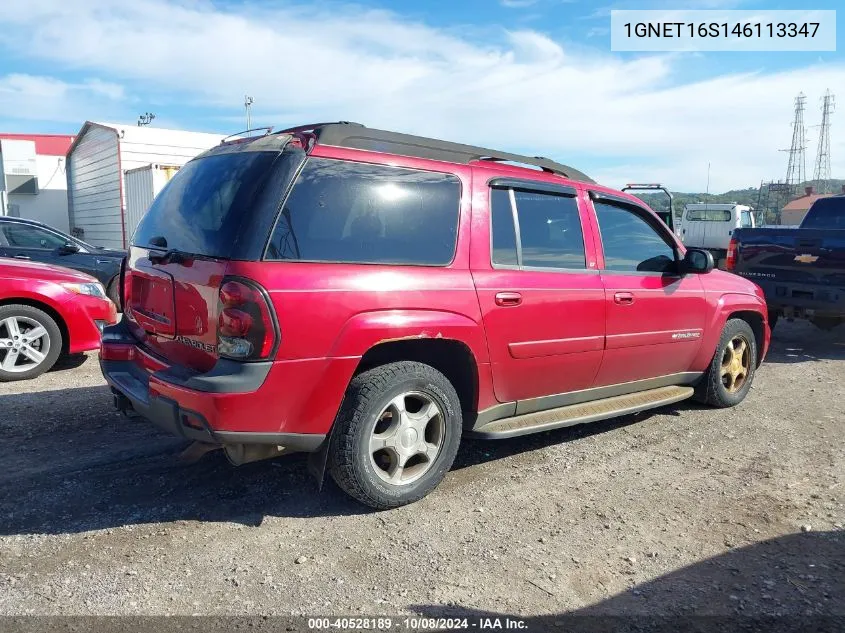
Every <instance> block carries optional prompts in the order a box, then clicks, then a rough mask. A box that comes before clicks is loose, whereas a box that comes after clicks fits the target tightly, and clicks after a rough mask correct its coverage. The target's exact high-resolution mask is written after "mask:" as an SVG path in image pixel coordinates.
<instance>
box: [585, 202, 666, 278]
mask: <svg viewBox="0 0 845 633" xmlns="http://www.w3.org/2000/svg"><path fill="white" fill-rule="evenodd" d="M594 206H595V209H596V216H597V217H598V221H599V230H600V231H601V241H602V247H603V248H604V262H605V264H604V267H605V269H606V270H614V271H622V272H658V273H664V272H671V271H672V270H674V268H675V251H674V249H673V247H672V246H670V245H669V244H668V243H667V242H666V240H665V239H664V238H663V236H662V235H661V234H660V233H658V232H657V230H656V229H655V228H654V227H653V226H652V225H651V224H649V222H647V221H646V219H645V218H644V217H643V216H641V215H640V214H639V213H637V212H635V211H634V210H632V209H629V208H626V207H622V206H618V205H614V204H607V203H603V202H596V203H595V204H594Z"/></svg>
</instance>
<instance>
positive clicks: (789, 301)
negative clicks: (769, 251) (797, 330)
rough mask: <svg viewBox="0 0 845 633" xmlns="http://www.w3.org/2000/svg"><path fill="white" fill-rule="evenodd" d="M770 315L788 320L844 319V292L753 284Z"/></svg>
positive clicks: (761, 282)
mask: <svg viewBox="0 0 845 633" xmlns="http://www.w3.org/2000/svg"><path fill="white" fill-rule="evenodd" d="M754 281H755V283H757V284H758V285H759V286H760V287H761V288H762V289H763V292H764V294H765V295H766V304H767V305H768V307H769V310H770V311H773V312H776V313H778V314H782V315H784V316H788V317H798V318H812V317H816V316H819V317H845V288H837V287H834V286H816V285H811V284H802V283H782V282H774V281H768V280H758V279H755V280H754Z"/></svg>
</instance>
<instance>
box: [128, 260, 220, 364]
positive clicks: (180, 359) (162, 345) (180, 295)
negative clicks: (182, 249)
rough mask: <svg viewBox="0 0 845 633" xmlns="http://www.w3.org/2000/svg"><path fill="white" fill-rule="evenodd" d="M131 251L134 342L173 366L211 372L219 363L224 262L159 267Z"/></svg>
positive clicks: (130, 310)
mask: <svg viewBox="0 0 845 633" xmlns="http://www.w3.org/2000/svg"><path fill="white" fill-rule="evenodd" d="M149 253H150V252H149V251H148V250H147V249H143V248H138V247H132V249H131V250H130V254H129V262H128V267H127V285H128V290H129V292H128V297H129V300H128V305H127V308H128V309H127V311H126V315H125V316H126V317H127V319H128V323H129V326H130V328H131V329H132V331H133V333H134V334H135V335H136V338H138V339H139V340H142V341H143V342H144V345H145V347H147V348H148V349H149V350H150V351H151V352H153V353H154V354H155V355H156V356H158V357H160V358H162V359H163V360H166V361H167V362H168V363H169V364H171V365H180V366H184V367H188V368H190V369H194V370H197V371H201V372H204V371H208V370H210V369H211V368H212V367H213V366H214V364H215V363H216V362H217V316H218V307H217V293H218V290H219V288H220V281H221V279H222V278H223V276H224V274H225V272H226V261H225V260H219V259H211V258H199V257H194V258H190V259H186V260H183V261H180V262H179V263H165V264H156V263H153V262H151V261H150V259H149Z"/></svg>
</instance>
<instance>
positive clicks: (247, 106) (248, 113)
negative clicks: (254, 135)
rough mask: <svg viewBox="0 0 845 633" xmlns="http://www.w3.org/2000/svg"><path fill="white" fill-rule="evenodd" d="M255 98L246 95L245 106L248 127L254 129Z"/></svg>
mask: <svg viewBox="0 0 845 633" xmlns="http://www.w3.org/2000/svg"><path fill="white" fill-rule="evenodd" d="M253 101H254V100H253V98H252V97H249V96H246V95H244V108H245V109H246V129H247V130H251V129H252V104H253Z"/></svg>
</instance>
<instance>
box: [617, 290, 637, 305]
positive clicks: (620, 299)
mask: <svg viewBox="0 0 845 633" xmlns="http://www.w3.org/2000/svg"><path fill="white" fill-rule="evenodd" d="M613 301H614V303H618V304H619V305H621V306H629V305H631V304H632V303H634V295H632V294H631V293H630V292H617V293H616V294H615V295H613Z"/></svg>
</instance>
